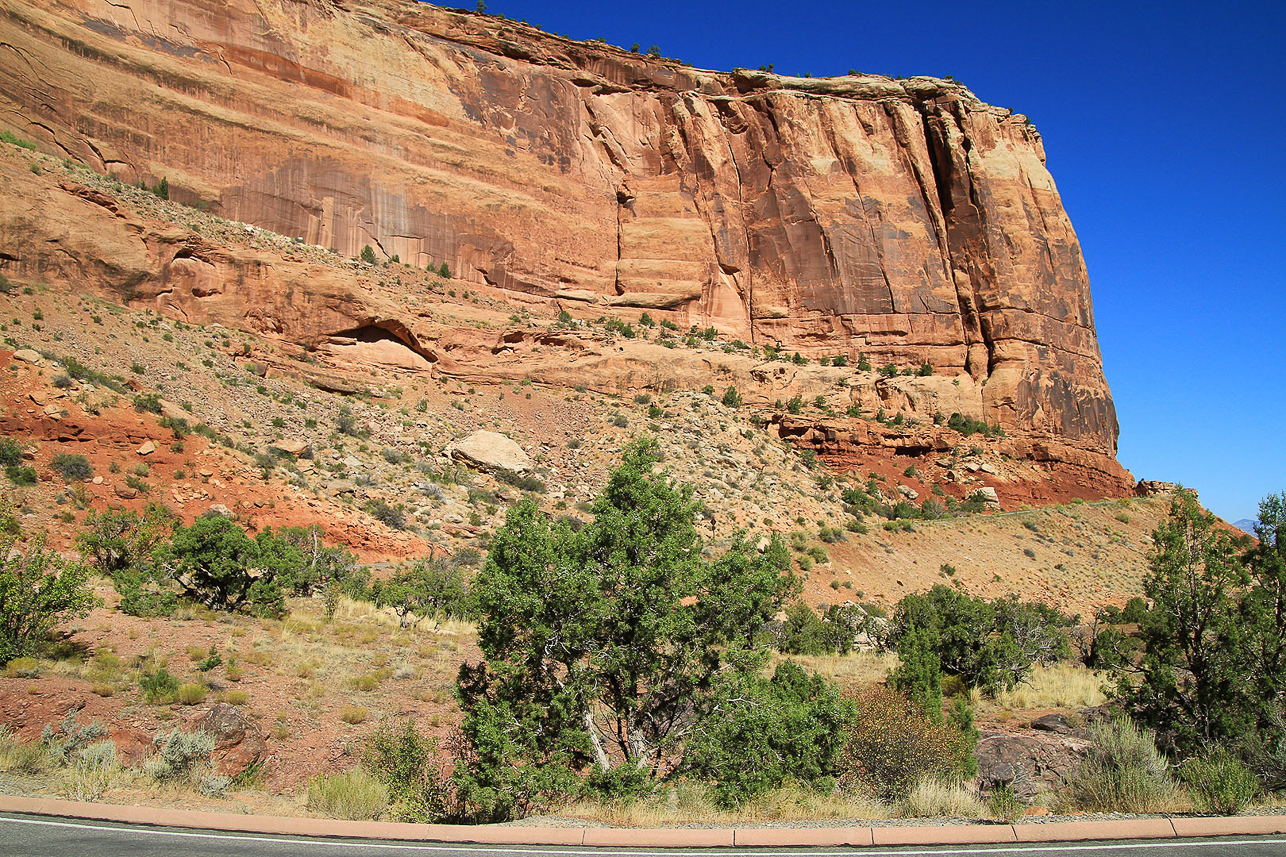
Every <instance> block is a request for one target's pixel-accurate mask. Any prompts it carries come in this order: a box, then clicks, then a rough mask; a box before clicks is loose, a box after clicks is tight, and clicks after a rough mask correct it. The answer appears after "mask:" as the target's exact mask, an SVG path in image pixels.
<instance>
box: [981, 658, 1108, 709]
mask: <svg viewBox="0 0 1286 857" xmlns="http://www.w3.org/2000/svg"><path fill="white" fill-rule="evenodd" d="M1107 681H1108V676H1107V675H1106V674H1105V673H1101V672H1095V671H1094V670H1090V669H1086V668H1085V667H1083V666H1079V665H1072V664H1068V663H1056V664H1050V665H1049V666H1045V665H1042V664H1037V665H1036V666H1035V667H1033V668H1032V671H1031V673H1030V674H1029V675H1028V676H1027V679H1026V680H1025V681H1023V682H1021V683H1020V684H1018V685H1017V686H1016V687H1014V689H1013V690H1004V691H1001V692H1000V693H998V694H996V697H995V699H994V700H993V701H989V704H988V705H986V706H983V707H984V710H986V709H990V708H991V707H992V706H994V707H995V708H996V709H999V710H1009V711H1024V710H1030V709H1033V708H1059V709H1078V708H1094V707H1096V706H1099V705H1102V704H1103V703H1104V702H1106V701H1107V697H1106V695H1104V693H1103V685H1104V684H1106V683H1107Z"/></svg>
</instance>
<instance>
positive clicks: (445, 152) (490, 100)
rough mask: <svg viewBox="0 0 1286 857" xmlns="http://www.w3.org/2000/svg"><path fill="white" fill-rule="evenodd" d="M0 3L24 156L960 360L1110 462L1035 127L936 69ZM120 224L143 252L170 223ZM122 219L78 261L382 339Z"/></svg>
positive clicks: (846, 343)
mask: <svg viewBox="0 0 1286 857" xmlns="http://www.w3.org/2000/svg"><path fill="white" fill-rule="evenodd" d="M0 16H2V17H0V43H3V50H0V127H6V128H9V129H11V130H13V131H15V132H16V133H19V134H21V135H23V136H25V137H27V138H29V139H32V140H34V141H36V142H37V143H38V144H39V145H40V146H41V147H42V148H43V149H44V150H46V151H50V152H60V153H65V154H67V155H69V156H72V157H75V158H77V159H81V160H84V161H85V162H87V163H89V164H91V165H92V166H93V167H94V168H95V169H98V170H100V171H104V172H108V173H111V174H113V175H116V176H118V177H119V178H121V179H122V180H123V181H127V182H130V183H137V182H139V181H144V182H147V183H148V184H155V183H156V182H158V181H159V180H160V179H161V178H162V177H165V178H166V179H167V181H168V185H169V187H170V189H171V193H172V195H173V196H174V197H175V198H176V199H180V200H183V201H187V202H190V203H194V204H201V205H208V206H210V207H212V208H213V209H214V210H215V211H217V212H218V213H221V214H223V215H225V216H227V217H230V218H233V219H237V220H241V221H245V222H247V223H252V224H255V225H257V226H260V227H263V228H266V229H270V230H273V231H276V232H280V233H283V234H286V235H289V236H293V237H298V238H301V239H303V240H304V241H306V242H309V243H314V244H321V245H324V246H326V247H330V248H334V249H336V250H338V251H339V252H340V253H343V254H347V255H356V254H357V253H358V252H359V251H360V250H361V248H362V247H363V246H365V245H367V244H370V245H372V246H373V247H374V248H376V250H377V253H378V254H379V255H383V256H391V255H393V254H396V255H398V256H399V257H400V259H401V260H402V261H404V262H411V263H414V264H417V265H420V266H424V265H429V264H433V265H435V266H436V265H440V264H442V263H444V262H445V263H446V264H447V265H448V267H449V268H450V270H451V271H452V272H453V273H454V274H455V275H456V276H457V277H460V278H463V279H465V280H469V281H472V282H475V283H479V284H489V285H490V286H494V287H497V288H500V289H503V290H505V291H507V292H508V293H510V294H512V295H513V299H514V300H515V301H519V300H522V301H533V300H538V299H544V300H546V301H549V302H558V303H562V304H564V305H567V306H569V307H574V306H575V305H578V304H583V303H590V304H600V305H602V306H603V307H605V309H604V311H605V312H613V311H615V312H618V313H620V314H622V315H623V316H625V317H630V316H632V315H633V314H634V313H636V312H637V311H639V310H641V309H646V310H648V311H649V312H652V313H653V314H654V315H657V316H664V317H669V318H671V319H672V320H674V321H676V322H677V323H680V324H682V325H684V326H686V325H688V324H697V325H700V326H702V327H706V326H714V327H716V328H718V329H720V330H721V331H723V332H724V333H726V334H727V335H729V336H735V337H739V338H742V339H744V340H745V341H747V342H750V343H752V344H772V345H776V346H781V347H784V348H786V349H789V350H791V351H796V350H797V351H801V352H803V353H805V354H809V355H814V356H821V355H835V354H846V355H848V356H849V357H850V358H855V357H856V356H857V355H858V354H859V353H865V354H866V355H867V356H868V357H869V358H870V359H871V360H872V362H875V363H877V364H879V365H882V364H884V363H889V362H892V363H895V364H897V365H899V366H903V367H907V366H918V365H919V364H920V363H922V362H929V363H931V364H932V365H933V367H934V369H935V374H936V375H937V376H946V377H948V378H952V377H954V378H958V379H960V380H963V381H965V382H967V384H966V385H965V387H964V389H966V390H968V391H970V395H971V396H972V397H973V398H972V401H971V402H970V403H969V404H968V406H967V407H962V408H961V410H962V411H969V412H975V413H978V414H981V415H982V417H983V418H985V419H987V420H988V421H989V422H992V423H999V424H1001V425H1004V426H1005V427H1006V428H1007V429H1010V430H1011V431H1013V430H1017V431H1021V432H1026V433H1028V434H1030V435H1031V436H1033V437H1035V438H1038V439H1039V438H1041V437H1046V438H1050V439H1053V440H1054V441H1056V442H1057V444H1058V445H1060V446H1070V447H1075V448H1080V449H1084V450H1089V451H1091V452H1094V453H1097V454H1100V455H1106V456H1108V457H1113V456H1114V455H1115V451H1116V436H1117V422H1116V415H1115V410H1114V408H1113V405H1112V400H1111V396H1110V393H1109V390H1108V387H1107V383H1106V380H1105V379H1104V376H1103V372H1102V367H1101V358H1100V354H1099V349H1098V343H1097V338H1096V335H1095V331H1094V322H1093V311H1092V305H1091V299H1090V290H1089V282H1088V278H1087V275H1086V271H1085V266H1084V262H1083V260H1082V257H1081V252H1080V248H1079V245H1078V243H1077V240H1076V236H1075V233H1074V231H1073V229H1072V226H1071V223H1070V222H1069V220H1068V218H1067V215H1066V213H1065V212H1064V211H1063V208H1062V205H1061V202H1060V200H1059V196H1058V193H1057V190H1056V189H1055V187H1054V183H1053V180H1052V179H1051V177H1050V175H1049V173H1048V171H1047V170H1046V168H1045V164H1044V153H1043V149H1042V147H1041V142H1040V137H1039V135H1038V134H1037V133H1036V131H1035V129H1034V128H1033V127H1032V126H1031V125H1030V124H1029V123H1028V122H1027V120H1026V119H1025V118H1024V117H1022V116H1019V115H1014V114H1011V113H1010V112H1009V111H1006V110H1003V109H999V108H995V107H990V106H987V105H985V104H983V103H982V102H980V101H979V100H978V99H977V98H976V97H974V96H973V95H972V94H971V93H970V92H969V91H968V90H966V89H965V88H964V87H962V86H959V85H957V84H955V83H952V82H948V81H940V80H936V79H931V78H913V79H911V80H905V81H895V80H890V79H887V78H882V77H873V76H852V77H844V78H834V79H826V80H813V79H797V78H784V77H779V76H775V75H767V74H760V73H753V72H745V71H734V72H733V73H729V74H720V73H712V72H705V71H698V70H695V69H691V68H687V67H685V66H682V65H681V64H678V63H675V62H672V61H664V60H654V59H649V58H647V57H642V56H639V55H637V54H631V53H629V52H626V51H622V50H619V49H616V48H612V47H609V46H607V45H601V44H597V43H577V42H572V41H569V40H566V39H561V38H558V37H554V36H550V35H547V34H544V33H541V32H539V31H537V30H535V29H534V28H531V27H527V26H526V25H522V24H518V23H514V22H509V21H505V20H503V19H499V18H494V17H488V16H481V15H474V14H466V13H457V12H449V11H445V10H442V9H437V8H435V7H431V6H427V5H423V4H418V3H399V2H392V0H373V2H367V3H338V2H327V0H234V1H233V2H228V3H211V2H204V1H203V0H172V1H171V2H164V0H126V2H113V3H109V2H106V0H63V2H54V0H8V2H6V3H5V4H4V6H3V8H2V9H0ZM126 226H127V224H124V223H122V226H121V229H125V228H126ZM66 238H67V241H68V242H69V243H71V244H74V243H75V242H76V241H77V240H78V239H77V238H76V236H75V235H71V234H69V235H68V236H66ZM127 239H128V240H127ZM147 240H148V242H149V243H150V247H151V248H152V252H151V254H150V255H151V258H152V260H153V262H155V261H156V260H157V258H158V253H157V252H156V251H157V249H158V248H159V247H161V246H163V245H164V246H169V242H171V241H178V240H179V238H178V237H177V236H167V235H163V234H152V235H150V236H148V238H147ZM121 241H122V247H121V249H122V255H121V257H119V258H116V259H108V260H106V262H105V264H108V265H109V266H110V265H116V266H119V267H120V268H121V270H122V271H136V272H138V276H137V282H132V283H129V284H127V285H126V286H125V287H124V288H125V289H126V290H127V291H130V294H129V297H130V299H131V300H134V301H139V300H154V301H156V302H157V303H158V305H161V306H162V308H166V307H177V308H178V310H179V311H181V312H184V313H188V314H194V315H197V316H199V315H200V312H199V311H197V309H196V308H195V307H196V306H197V305H198V304H200V303H201V302H203V301H205V302H208V301H214V302H216V303H218V302H220V301H222V302H223V303H224V304H226V303H227V302H228V301H229V300H230V299H233V298H234V297H235V299H236V300H237V301H239V303H238V307H239V308H240V310H239V311H240V314H241V324H242V325H243V326H246V327H248V328H250V329H254V330H256V331H257V332H260V333H264V334H267V335H276V336H280V337H282V338H294V339H296V341H302V340H301V337H302V336H303V335H304V332H305V331H306V332H307V335H308V336H312V337H316V335H317V334H318V333H319V332H321V333H326V334H333V335H336V336H340V337H342V336H344V335H347V336H348V337H349V339H351V340H352V342H351V343H349V345H351V346H352V347H353V348H358V347H366V346H371V345H372V344H373V343H369V342H363V341H362V339H361V336H354V335H353V333H354V330H355V329H356V328H355V326H354V324H353V319H354V318H360V319H362V320H363V324H364V325H365V327H367V328H371V329H374V330H376V331H378V330H387V331H389V332H390V335H392V336H394V337H395V338H397V339H399V340H401V341H404V342H405V341H409V338H410V334H409V333H407V331H406V330H405V329H404V328H403V329H400V330H399V329H396V328H398V327H399V325H401V324H402V322H399V321H396V317H397V315H398V313H397V306H396V302H394V304H393V305H391V306H383V305H382V306H381V307H379V312H376V313H373V311H371V310H369V308H355V307H354V306H353V305H352V301H353V300H354V299H355V297H354V295H353V294H352V293H351V291H349V290H347V289H344V288H338V287H336V284H335V283H334V282H333V278H331V277H328V276H327V277H321V278H319V279H314V278H312V277H310V276H308V274H307V272H301V273H300V276H299V277H298V278H297V279H293V280H291V282H289V283H288V284H287V283H285V282H283V281H282V279H281V278H280V276H279V275H278V274H274V273H273V272H271V271H266V270H263V269H262V266H260V265H259V263H258V262H257V261H256V260H252V259H230V258H226V257H223V258H212V254H214V255H218V254H219V253H220V252H222V251H216V250H215V249H213V248H199V247H198V248H194V249H192V250H184V249H183V248H181V247H177V246H175V247H171V249H170V251H169V252H162V253H159V257H162V258H163V260H164V261H163V264H164V277H163V278H161V280H160V281H158V278H157V277H151V278H150V279H149V276H148V275H145V274H144V273H142V271H143V269H145V268H147V267H148V266H147V264H146V260H145V259H144V258H143V257H142V256H141V255H140V253H142V252H143V251H142V250H141V249H140V245H139V243H138V241H137V240H135V237H134V236H125V237H122V239H121ZM130 253H133V254H134V255H133V256H131V255H130ZM136 257H137V258H136ZM49 264H54V262H53V261H51V262H50V263H49ZM68 264H70V263H68ZM230 267H231V268H235V269H237V270H238V271H241V272H242V273H241V274H240V275H239V276H241V279H240V281H239V282H238V283H236V284H234V285H233V286H230V285H229V284H227V283H226V282H225V281H224V280H223V275H224V274H225V273H226V271H227V270H228V269H229V268H230ZM260 274H262V276H259V275H260ZM124 279H129V277H125V278H124ZM158 282H160V285H158ZM162 286H163V287H162ZM357 298H358V299H360V295H359V296H357ZM228 309H230V308H228V307H225V311H226V310H228ZM594 311H595V312H597V310H594ZM223 314H225V313H220V315H223ZM367 316H370V318H367ZM372 326H373V327H372ZM367 333H369V331H367ZM374 344H378V343H374ZM415 359H416V358H414V357H412V358H410V362H411V363H415ZM402 368H411V369H413V368H415V367H414V366H406V367H402ZM912 404H913V403H912Z"/></svg>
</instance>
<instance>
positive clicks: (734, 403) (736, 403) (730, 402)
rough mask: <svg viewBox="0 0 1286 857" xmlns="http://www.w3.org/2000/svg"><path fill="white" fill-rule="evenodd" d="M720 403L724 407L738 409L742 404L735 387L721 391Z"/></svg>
mask: <svg viewBox="0 0 1286 857" xmlns="http://www.w3.org/2000/svg"><path fill="white" fill-rule="evenodd" d="M722 402H723V404H724V406H725V407H729V408H739V407H741V404H742V399H741V394H740V393H738V392H737V388H736V387H729V388H728V389H726V390H724V391H723V399H722Z"/></svg>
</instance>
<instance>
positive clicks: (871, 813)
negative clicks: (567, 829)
mask: <svg viewBox="0 0 1286 857" xmlns="http://www.w3.org/2000/svg"><path fill="white" fill-rule="evenodd" d="M893 814H894V813H893V810H892V809H890V808H889V807H887V806H885V805H884V804H882V803H879V802H878V801H875V800H871V799H867V798H862V797H856V796H844V795H836V794H821V793H818V792H814V791H812V790H810V789H806V788H803V787H801V786H796V785H787V786H783V787H781V788H779V789H774V790H773V791H771V792H769V793H767V794H765V795H761V796H760V797H758V798H755V799H753V800H750V801H747V802H746V803H745V804H743V805H741V806H739V807H736V808H735V809H721V808H720V807H718V806H716V805H715V804H714V803H713V802H712V801H711V800H710V797H709V795H708V794H707V792H706V790H705V788H703V787H702V786H700V785H698V784H694V783H678V784H676V785H673V786H670V787H668V788H666V789H665V790H664V791H662V792H661V793H660V794H658V795H655V796H653V797H651V798H647V799H643V800H638V801H633V802H629V803H624V802H622V803H616V802H610V801H595V800H581V801H578V802H576V803H574V804H570V805H568V806H566V807H564V808H563V809H561V810H560V811H559V815H564V816H571V817H573V818H581V819H585V820H586V821H596V822H601V823H603V824H610V825H612V826H613V827H668V826H672V825H677V824H702V823H718V824H745V823H755V822H767V821H821V820H825V819H834V818H853V819H878V818H891V817H893Z"/></svg>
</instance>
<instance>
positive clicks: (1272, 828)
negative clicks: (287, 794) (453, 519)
mask: <svg viewBox="0 0 1286 857" xmlns="http://www.w3.org/2000/svg"><path fill="white" fill-rule="evenodd" d="M0 812H14V813H25V814H29V815H49V816H59V817H65V818H83V819H93V820H95V821H112V822H118V823H122V824H139V825H149V826H156V827H181V828H194V829H200V830H221V831H228V832H237V833H269V834H278V835H283V836H322V837H343V838H346V839H392V840H403V841H418V842H462V843H464V842H468V843H482V844H487V845H584V846H612V847H635V848H717V847H725V848H726V847H751V846H758V847H772V846H778V847H780V846H796V847H810V846H812V847H835V846H845V845H847V846H862V845H868V846H869V845H973V844H993V843H998V842H1076V841H1084V840H1108V839H1172V838H1178V837H1202V836H1256V835H1269V834H1280V833H1286V815H1267V816H1264V815H1258V816H1243V817H1237V818H1173V819H1170V818H1144V819H1138V820H1135V821H1074V822H1050V823H1047V824H971V825H962V826H951V827H948V826H932V825H928V826H922V827H821V828H816V827H814V828H779V827H774V828H735V829H708V828H628V829H627V828H613V827H584V828H582V827H502V826H498V825H486V824H483V825H476V826H475V825H462V824H402V823H400V822H391V821H337V820H334V819H319V818H282V817H277V816H267V815H260V816H256V815H236V814H233V813H225V812H194V811H191V810H181V809H158V808H155V807H140V806H117V805H115V804H102V803H77V802H75V801H68V800H56V799H53V798H26V797H10V796H8V795H0Z"/></svg>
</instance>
